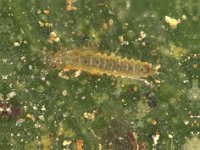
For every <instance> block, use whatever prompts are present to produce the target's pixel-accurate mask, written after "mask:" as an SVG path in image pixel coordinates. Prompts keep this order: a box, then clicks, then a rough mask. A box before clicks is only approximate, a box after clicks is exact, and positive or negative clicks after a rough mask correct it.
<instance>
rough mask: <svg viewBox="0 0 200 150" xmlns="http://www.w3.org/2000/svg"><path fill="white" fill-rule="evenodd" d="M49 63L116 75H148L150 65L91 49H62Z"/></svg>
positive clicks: (61, 66)
mask: <svg viewBox="0 0 200 150" xmlns="http://www.w3.org/2000/svg"><path fill="white" fill-rule="evenodd" d="M49 63H50V65H52V66H56V67H57V68H60V69H64V68H65V67H67V68H70V69H72V70H82V71H86V72H89V73H92V74H98V75H102V74H106V75H113V76H116V77H126V78H134V79H135V78H141V77H148V76H149V75H150V73H151V69H152V68H151V67H152V65H151V64H149V63H147V62H141V61H139V60H137V61H136V60H132V59H127V58H121V57H116V56H108V55H107V54H101V53H99V52H96V51H93V50H70V51H66V50H62V51H59V52H57V53H56V54H54V55H53V56H52V57H51V60H50V61H49Z"/></svg>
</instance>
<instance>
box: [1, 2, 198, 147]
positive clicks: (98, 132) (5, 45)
mask: <svg viewBox="0 0 200 150" xmlns="http://www.w3.org/2000/svg"><path fill="white" fill-rule="evenodd" d="M66 6H67V4H66V2H65V0H45V1H44V0H30V1H26V0H2V1H1V2H0V8H1V9H0V38H1V40H0V44H1V46H0V93H1V95H2V98H1V99H2V101H8V102H9V103H10V104H12V105H13V106H14V107H18V108H20V110H21V112H20V114H19V115H16V116H14V117H10V116H5V115H4V116H3V115H1V117H0V149H19V150H22V149H58V150H60V149H64V148H66V147H65V146H63V141H64V140H68V141H72V143H71V144H70V145H69V147H68V148H69V149H76V141H77V140H78V139H83V141H84V144H83V149H85V150H89V149H98V148H100V146H99V145H102V147H103V149H109V147H110V148H111V149H114V150H125V149H127V150H128V149H133V145H131V141H130V139H129V137H128V133H132V132H135V133H136V134H137V142H138V144H139V145H140V147H141V145H142V144H143V145H144V143H145V145H148V148H146V149H153V148H156V149H160V150H161V149H162V150H164V149H166V150H168V149H172V150H173V149H175V150H176V149H198V145H199V143H200V140H199V139H198V138H199V123H200V121H199V107H200V105H199V100H200V94H199V93H200V89H199V87H198V82H199V74H200V71H199V66H198V65H199V62H200V54H199V48H200V43H199V37H200V32H199V31H200V25H199V23H200V22H199V17H200V16H199V15H200V1H197V0H187V1H186V0H166V1H161V0H151V1H149V0H140V1H137V0H110V1H107V0H76V1H74V2H73V6H74V7H76V8H77V10H73V11H67V10H66ZM44 10H49V14H45V13H44ZM183 15H185V16H186V19H185V20H184V19H182V16H183ZM165 16H169V17H171V18H176V19H180V20H181V22H180V23H179V24H178V25H177V27H176V28H175V29H173V28H172V27H170V25H169V24H168V23H167V22H166V20H165ZM109 21H113V24H112V25H109ZM39 22H43V23H50V24H52V27H41V26H40V24H39ZM106 25H107V29H106V28H105V26H106ZM141 31H144V33H146V37H145V38H144V39H142V40H140V39H139V38H140V32H141ZM51 32H55V33H56V34H57V36H58V37H59V38H60V41H59V42H53V43H50V42H49V41H48V38H49V34H50V33H51ZM120 36H123V38H124V41H125V43H124V44H123V43H120V40H119V37H120ZM16 42H17V43H18V44H19V45H18V46H16V45H15V44H16ZM75 48H78V49H80V50H83V51H84V49H91V50H96V51H98V52H101V53H106V54H108V55H110V54H113V53H114V54H115V55H116V56H122V57H127V58H129V59H135V60H141V61H146V62H149V63H151V64H153V66H157V65H161V68H160V69H159V71H158V72H159V74H157V75H154V76H149V77H148V78H147V80H148V81H149V82H150V83H151V84H152V86H151V87H149V86H147V85H146V84H145V83H144V82H143V81H138V80H131V79H122V78H116V77H112V76H106V75H101V76H98V75H91V74H90V73H87V72H82V73H81V74H80V76H78V77H75V71H69V72H67V73H65V75H64V76H65V78H62V77H59V76H58V73H59V72H60V71H61V70H60V69H57V68H52V67H51V66H50V65H49V64H48V63H44V60H45V58H47V57H48V56H49V55H50V53H55V52H57V51H59V50H61V49H68V50H70V49H75ZM195 66H196V67H195ZM155 80H159V81H160V83H156V81H155ZM64 90H66V91H67V95H66V96H64V95H63V94H62V92H63V91H64ZM12 91H14V92H15V93H16V96H14V97H12V98H10V100H6V97H7V96H6V95H7V94H8V93H10V92H12ZM94 110H97V113H96V116H95V119H94V120H88V119H85V118H84V115H83V114H84V113H85V112H93V111H94ZM27 114H30V115H32V116H33V117H34V118H35V119H30V118H28V117H27ZM41 116H43V117H42V119H41ZM153 120H155V121H156V124H155V125H153V124H152V123H151V122H152V121H153ZM38 126H39V128H38ZM156 134H159V135H160V137H159V140H158V143H157V144H156V145H153V143H154V142H153V138H152V136H154V135H156ZM171 136H172V137H171ZM170 137H171V138H170ZM109 143H112V146H109V145H111V144H109Z"/></svg>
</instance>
